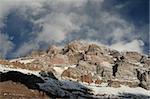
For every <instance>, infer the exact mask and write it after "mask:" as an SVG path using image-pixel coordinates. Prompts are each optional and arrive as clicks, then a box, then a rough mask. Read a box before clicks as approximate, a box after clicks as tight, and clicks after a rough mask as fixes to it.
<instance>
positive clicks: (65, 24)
mask: <svg viewBox="0 0 150 99" xmlns="http://www.w3.org/2000/svg"><path fill="white" fill-rule="evenodd" d="M148 6H149V3H148V0H143V1H141V0H132V1H131V0H126V1H122V0H116V1H113V0H70V1H69V0H55V1H54V0H30V1H29V0H13V1H12V0H1V1H0V45H1V46H0V55H1V57H4V58H7V59H9V58H15V57H20V56H25V55H27V54H29V53H30V52H31V51H32V50H40V49H46V48H48V46H49V45H50V44H59V45H64V44H66V43H68V42H70V41H72V40H89V41H94V42H95V41H96V42H99V43H102V44H104V45H107V46H110V47H112V48H114V49H117V50H120V51H122V50H130V51H138V52H141V53H145V54H148V53H149V26H148V25H149V21H148V16H149V14H148V12H149V10H148Z"/></svg>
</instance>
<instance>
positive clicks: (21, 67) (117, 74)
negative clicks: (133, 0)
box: [0, 41, 150, 99]
mask: <svg viewBox="0 0 150 99" xmlns="http://www.w3.org/2000/svg"><path fill="white" fill-rule="evenodd" d="M0 78H1V79H0V87H1V88H2V89H1V90H0V98H1V97H2V98H9V97H23V98H37V99H47V98H49V97H51V98H75V99H76V98H95V99H96V98H98V99H99V98H100V99H101V98H119V99H120V98H137V99H142V98H143V99H148V98H150V57H149V56H147V55H144V54H140V53H137V52H128V51H126V52H118V51H116V50H114V49H110V48H108V47H105V46H102V45H98V44H92V43H86V42H81V41H74V42H71V43H69V44H67V45H66V46H64V47H62V46H61V47H60V46H54V45H52V46H50V47H49V49H47V50H46V51H33V52H32V53H31V54H30V55H28V56H26V57H22V58H18V59H13V60H0ZM6 85H8V86H10V87H7V86H6ZM15 86H16V87H15ZM10 89H11V90H13V89H14V90H15V91H11V90H10ZM17 89H18V90H23V91H22V92H24V93H21V92H20V91H18V90H17ZM29 94H30V95H29Z"/></svg>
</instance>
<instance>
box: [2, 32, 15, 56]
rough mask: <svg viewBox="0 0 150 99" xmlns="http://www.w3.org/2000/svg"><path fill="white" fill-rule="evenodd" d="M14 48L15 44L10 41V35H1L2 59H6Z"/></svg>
mask: <svg viewBox="0 0 150 99" xmlns="http://www.w3.org/2000/svg"><path fill="white" fill-rule="evenodd" d="M13 47H14V44H13V43H12V42H11V41H10V40H9V37H8V35H6V34H2V33H0V58H3V57H5V55H6V54H7V53H8V52H9V51H10V50H11V49H13Z"/></svg>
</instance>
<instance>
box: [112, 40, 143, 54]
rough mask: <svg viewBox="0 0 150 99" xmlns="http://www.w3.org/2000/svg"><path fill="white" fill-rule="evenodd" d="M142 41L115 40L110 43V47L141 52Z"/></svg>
mask: <svg viewBox="0 0 150 99" xmlns="http://www.w3.org/2000/svg"><path fill="white" fill-rule="evenodd" d="M143 46H144V43H143V41H141V40H133V41H131V42H125V41H121V42H117V43H115V44H112V45H111V46H110V47H111V48H113V49H116V50H118V51H137V52H140V53H142V52H143Z"/></svg>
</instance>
